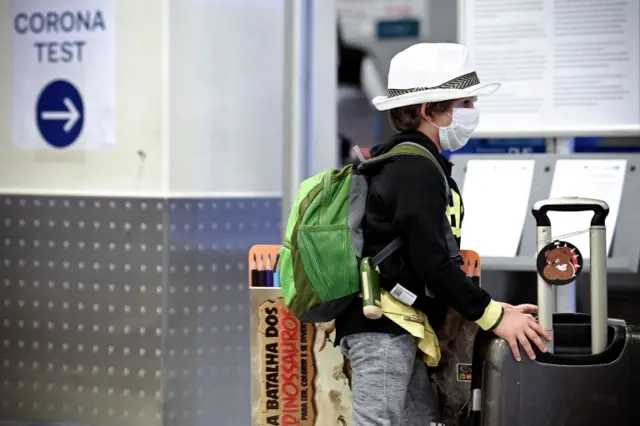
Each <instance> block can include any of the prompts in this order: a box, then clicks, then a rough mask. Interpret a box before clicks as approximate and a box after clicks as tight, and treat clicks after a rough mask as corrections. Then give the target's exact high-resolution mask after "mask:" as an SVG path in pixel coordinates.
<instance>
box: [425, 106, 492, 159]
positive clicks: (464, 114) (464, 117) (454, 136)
mask: <svg viewBox="0 0 640 426" xmlns="http://www.w3.org/2000/svg"><path fill="white" fill-rule="evenodd" d="M450 116H451V124H450V125H448V126H446V127H438V126H437V125H436V124H433V123H432V124H433V125H434V126H436V127H438V129H439V131H440V146H441V147H442V149H444V150H447V151H456V150H458V149H460V148H462V147H463V146H465V145H466V144H467V142H469V139H470V138H471V134H472V133H473V132H474V131H475V130H476V128H477V127H478V123H479V122H480V111H478V110H477V109H475V108H453V112H452V114H450Z"/></svg>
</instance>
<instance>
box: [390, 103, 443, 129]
mask: <svg viewBox="0 0 640 426" xmlns="http://www.w3.org/2000/svg"><path fill="white" fill-rule="evenodd" d="M452 104H453V101H441V102H432V103H428V104H427V105H426V111H425V113H426V114H427V116H430V117H432V116H433V114H434V113H437V112H444V111H448V110H449V108H451V105H452ZM421 107H422V104H416V105H407V106H403V107H399V108H394V109H392V110H389V121H390V122H391V126H393V128H394V129H395V130H397V131H398V132H402V131H404V130H416V129H417V128H418V127H419V126H420V123H421V122H422V117H420V108H421Z"/></svg>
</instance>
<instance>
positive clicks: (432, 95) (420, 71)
mask: <svg viewBox="0 0 640 426" xmlns="http://www.w3.org/2000/svg"><path fill="white" fill-rule="evenodd" d="M387 87H388V89H387V96H376V97H375V98H374V99H373V101H372V102H373V105H374V106H375V107H376V108H377V109H378V110H379V111H386V110H389V109H392V108H398V107H402V106H407V105H417V104H424V103H428V102H440V101H448V100H453V99H461V98H467V97H472V96H480V95H489V94H491V93H493V92H495V91H496V90H498V89H499V88H500V83H496V82H492V83H484V84H481V83H480V79H479V78H478V74H476V70H475V65H474V63H473V58H472V57H471V55H470V54H469V51H468V50H467V48H466V47H465V46H462V45H460V44H453V43H419V44H414V45H413V46H411V47H409V48H407V49H405V50H403V51H402V52H400V53H398V54H397V55H396V56H394V57H393V59H392V60H391V65H390V67H389V80H388V85H387Z"/></svg>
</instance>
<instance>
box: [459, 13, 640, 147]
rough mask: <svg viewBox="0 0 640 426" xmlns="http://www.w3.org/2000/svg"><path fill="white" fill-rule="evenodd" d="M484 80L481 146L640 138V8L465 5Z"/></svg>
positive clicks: (463, 23)
mask: <svg viewBox="0 0 640 426" xmlns="http://www.w3.org/2000/svg"><path fill="white" fill-rule="evenodd" d="M458 10H459V13H458V15H459V17H460V20H459V22H458V29H459V32H460V42H461V43H463V44H465V45H467V46H468V47H469V48H470V50H471V51H472V52H473V53H474V56H475V59H476V66H477V70H478V75H479V77H480V79H481V81H485V82H486V81H492V80H495V81H500V82H502V83H503V85H502V88H501V89H500V90H499V91H498V92H497V93H496V94H494V95H492V96H486V97H482V98H481V99H480V100H479V102H478V104H477V105H478V108H479V109H480V110H481V111H482V119H481V120H480V125H479V127H478V129H477V132H476V136H477V137H509V136H524V137H536V136H539V137H554V136H558V137H573V136H605V135H607V136H608V135H611V134H613V133H615V134H618V135H638V134H640V73H639V72H638V67H639V66H640V1H638V0H554V1H542V0H530V1H503V0H459V2H458Z"/></svg>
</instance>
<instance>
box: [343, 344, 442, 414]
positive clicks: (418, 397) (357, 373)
mask: <svg viewBox="0 0 640 426" xmlns="http://www.w3.org/2000/svg"><path fill="white" fill-rule="evenodd" d="M340 349H341V351H342V353H343V354H344V355H345V356H346V357H347V358H349V360H350V361H351V386H352V395H353V422H352V425H351V426H429V423H430V422H437V421H438V402H437V399H436V397H435V394H434V392H433V389H432V387H431V383H430V382H429V376H428V375H427V366H426V364H425V363H424V361H423V360H422V356H417V354H418V353H419V351H418V347H417V343H416V340H415V338H414V337H413V336H411V335H394V334H385V333H360V334H353V335H350V336H346V337H344V338H343V339H342V341H341V342H340Z"/></svg>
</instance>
